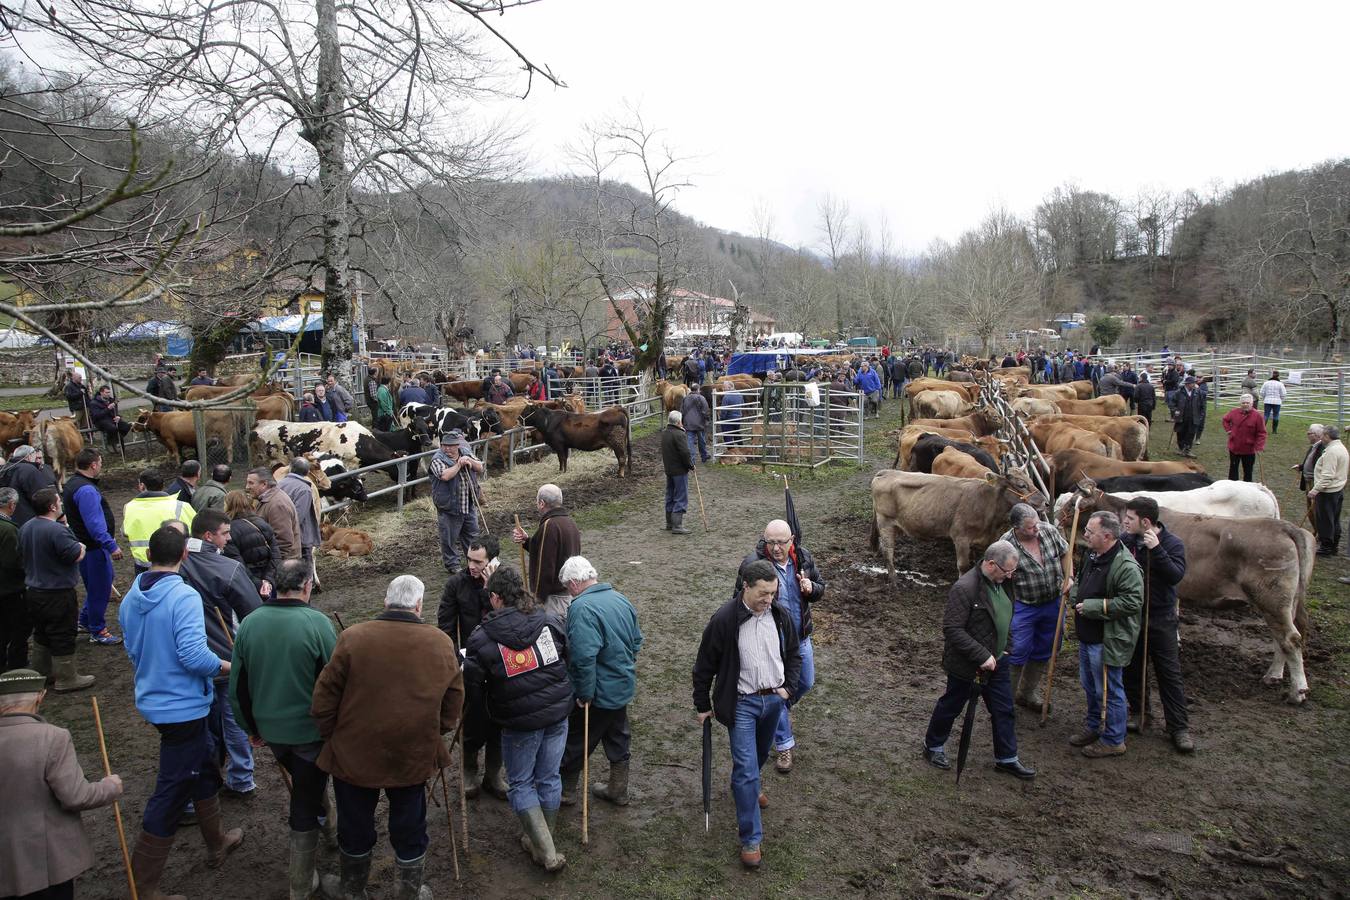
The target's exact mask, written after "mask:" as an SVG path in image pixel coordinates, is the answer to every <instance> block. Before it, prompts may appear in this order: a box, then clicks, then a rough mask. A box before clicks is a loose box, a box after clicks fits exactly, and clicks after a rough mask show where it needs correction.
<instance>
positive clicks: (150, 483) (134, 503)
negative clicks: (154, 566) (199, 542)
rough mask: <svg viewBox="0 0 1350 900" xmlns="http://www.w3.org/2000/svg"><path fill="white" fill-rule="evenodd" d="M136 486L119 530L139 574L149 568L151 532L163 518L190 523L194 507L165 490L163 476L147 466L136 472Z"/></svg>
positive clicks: (188, 524)
mask: <svg viewBox="0 0 1350 900" xmlns="http://www.w3.org/2000/svg"><path fill="white" fill-rule="evenodd" d="M136 489H137V491H138V492H139V493H137V494H136V496H135V497H133V498H131V500H129V501H127V505H126V507H125V508H124V510H123V513H122V533H123V534H124V535H126V538H127V543H128V544H129V545H130V546H131V556H132V559H133V561H134V562H135V568H136V574H137V575H139V574H141V573H142V572H144V571H146V570H148V569H149V568H150V559H149V557H148V556H147V551H148V550H149V548H150V535H152V534H154V533H155V530H156V529H157V528H159V526H161V525H163V524H164V522H165V520H166V519H178V520H179V521H180V522H182V523H183V524H184V525H187V526H189V527H190V526H191V525H192V517H193V509H192V504H191V503H184V502H183V501H181V500H179V499H178V497H177V496H172V495H169V494H166V493H165V492H164V476H163V475H161V474H159V472H157V471H155V470H154V469H146V470H145V471H143V472H141V474H140V475H138V476H137V478H136Z"/></svg>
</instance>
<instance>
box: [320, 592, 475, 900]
mask: <svg viewBox="0 0 1350 900" xmlns="http://www.w3.org/2000/svg"><path fill="white" fill-rule="evenodd" d="M425 590H426V588H425V586H424V585H423V584H422V582H421V580H420V579H418V578H415V577H413V576H412V575H400V576H398V577H397V578H395V579H394V580H393V581H391V582H389V588H388V590H386V592H385V595H384V612H383V613H381V614H380V615H379V616H377V617H376V618H374V619H372V620H371V621H369V622H362V623H361V624H359V625H353V626H351V627H350V628H348V629H346V630H345V631H343V632H342V634H341V635H339V636H338V640H337V644H336V645H335V646H334V648H333V655H332V656H331V657H330V658H329V660H328V665H326V666H325V667H324V669H323V672H322V673H321V674H320V675H319V680H318V681H317V682H316V683H315V685H314V699H313V701H312V702H311V704H310V708H309V713H310V715H311V716H313V717H314V724H315V725H316V726H317V727H318V730H319V735H320V737H321V738H322V739H323V741H324V745H323V749H322V750H320V751H319V756H318V759H317V761H316V762H317V765H318V767H319V768H320V769H322V770H323V771H325V772H327V773H328V774H329V775H331V776H333V794H334V796H335V797H336V798H337V813H338V835H337V841H338V849H339V850H340V851H341V853H342V856H341V861H340V865H341V872H342V874H341V877H340V879H336V878H333V877H332V876H328V877H327V878H324V879H323V890H324V893H325V894H327V895H329V896H339V895H340V896H343V897H364V896H365V895H366V882H367V881H368V880H369V879H370V867H371V856H372V854H373V852H374V849H375V842H376V840H377V839H378V835H377V833H376V831H375V808H376V806H377V805H378V804H379V801H380V794H381V792H383V793H384V795H385V798H386V799H387V800H388V802H389V843H390V844H392V845H393V847H394V862H395V866H396V871H397V882H396V894H397V896H399V897H402V898H410V900H431V889H430V888H428V887H427V886H426V885H424V884H423V883H422V875H423V871H424V869H425V867H426V855H427V847H428V846H429V844H430V841H429V839H428V837H427V782H428V781H430V780H431V778H432V777H433V776H434V775H436V773H437V772H439V771H441V770H442V769H444V768H446V767H447V766H449V765H450V764H451V761H452V760H451V757H450V751H449V749H447V747H446V744H445V741H443V740H442V739H441V736H442V735H445V734H453V733H454V732H455V730H456V729H457V728H458V726H459V721H460V712H461V710H462V709H463V706H464V679H463V674H462V673H461V671H460V667H459V659H458V656H457V654H456V653H455V645H454V642H453V641H452V640H450V638H449V637H447V636H446V635H445V634H444V633H443V632H442V631H441V630H440V629H439V628H435V627H434V626H431V625H424V624H423V623H422V598H423V594H424V593H425ZM409 660H416V661H417V665H408V661H409Z"/></svg>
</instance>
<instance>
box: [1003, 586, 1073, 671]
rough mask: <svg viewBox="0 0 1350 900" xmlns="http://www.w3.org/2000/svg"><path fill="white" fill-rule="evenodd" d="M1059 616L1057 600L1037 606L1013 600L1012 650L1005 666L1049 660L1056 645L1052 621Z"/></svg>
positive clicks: (1053, 622)
mask: <svg viewBox="0 0 1350 900" xmlns="http://www.w3.org/2000/svg"><path fill="white" fill-rule="evenodd" d="M1058 616H1059V603H1058V602H1057V601H1054V600H1051V601H1050V602H1049V603H1042V604H1041V605H1040V606H1029V605H1027V604H1025V603H1018V602H1017V601H1015V600H1014V601H1013V617H1012V629H1011V638H1012V640H1011V642H1010V643H1011V644H1012V649H1011V650H1009V651H1008V664H1009V665H1013V666H1024V665H1026V664H1027V660H1031V661H1033V662H1044V661H1045V660H1047V659H1049V658H1050V650H1051V649H1052V648H1053V645H1054V643H1055V620H1056V619H1057V618H1058ZM1062 639H1063V636H1062V635H1061V640H1062Z"/></svg>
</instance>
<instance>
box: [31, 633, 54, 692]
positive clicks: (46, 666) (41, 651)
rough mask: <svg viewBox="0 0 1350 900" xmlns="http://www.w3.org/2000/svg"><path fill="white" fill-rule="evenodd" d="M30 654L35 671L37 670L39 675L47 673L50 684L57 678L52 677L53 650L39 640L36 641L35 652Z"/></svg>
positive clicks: (34, 643) (34, 644)
mask: <svg viewBox="0 0 1350 900" xmlns="http://www.w3.org/2000/svg"><path fill="white" fill-rule="evenodd" d="M28 655H29V657H30V663H31V665H32V667H33V671H34V672H37V673H38V674H39V675H46V676H47V684H48V685H49V686H50V685H51V683H52V682H53V681H54V680H55V679H53V678H52V652H51V651H50V650H48V649H47V648H46V647H44V646H42V645H41V644H39V643H38V642H37V641H34V642H33V652H32V653H30V654H28Z"/></svg>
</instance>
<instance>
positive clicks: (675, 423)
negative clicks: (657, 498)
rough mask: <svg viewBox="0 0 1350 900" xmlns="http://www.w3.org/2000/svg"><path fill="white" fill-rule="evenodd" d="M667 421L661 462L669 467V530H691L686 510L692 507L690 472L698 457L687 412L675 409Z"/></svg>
mask: <svg viewBox="0 0 1350 900" xmlns="http://www.w3.org/2000/svg"><path fill="white" fill-rule="evenodd" d="M667 421H668V422H669V424H668V425H666V430H665V431H663V432H661V463H662V466H663V467H664V468H665V470H666V531H669V532H670V533H671V534H688V533H689V529H688V528H685V527H684V513H685V510H687V509H688V508H689V473H690V472H692V471H693V470H694V457H693V454H691V453H690V452H689V439H688V436H687V435H686V434H685V433H684V414H683V413H681V412H680V411H679V410H678V409H677V410H673V411H672V412H671V413H670V415H669V416H667Z"/></svg>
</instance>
